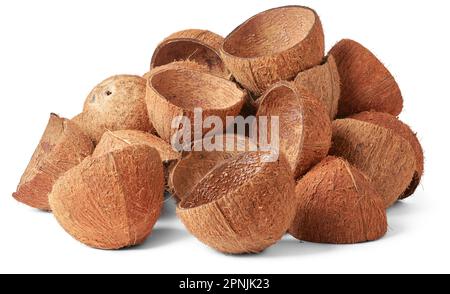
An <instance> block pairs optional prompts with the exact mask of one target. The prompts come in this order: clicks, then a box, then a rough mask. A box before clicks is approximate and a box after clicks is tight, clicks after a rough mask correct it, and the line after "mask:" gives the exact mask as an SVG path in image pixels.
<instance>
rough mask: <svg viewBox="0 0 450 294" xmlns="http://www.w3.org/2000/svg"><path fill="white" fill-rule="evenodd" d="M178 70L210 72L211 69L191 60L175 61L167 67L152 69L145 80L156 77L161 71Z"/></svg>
mask: <svg viewBox="0 0 450 294" xmlns="http://www.w3.org/2000/svg"><path fill="white" fill-rule="evenodd" d="M177 68H189V69H195V70H199V71H204V72H209V69H208V67H207V66H206V65H204V64H200V63H197V62H195V61H190V60H183V61H174V62H172V63H168V64H165V65H161V66H158V67H155V68H153V69H151V70H150V71H149V72H147V73H145V74H144V76H143V78H144V79H146V80H148V78H149V77H150V76H151V75H154V74H155V73H158V72H160V71H164V70H167V69H177Z"/></svg>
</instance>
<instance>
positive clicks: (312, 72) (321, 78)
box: [294, 55, 341, 119]
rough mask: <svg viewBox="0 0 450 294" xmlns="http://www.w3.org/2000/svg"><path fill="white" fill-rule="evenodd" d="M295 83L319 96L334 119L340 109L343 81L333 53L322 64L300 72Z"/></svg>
mask: <svg viewBox="0 0 450 294" xmlns="http://www.w3.org/2000/svg"><path fill="white" fill-rule="evenodd" d="M294 83H295V85H296V86H297V87H301V88H305V89H306V90H308V91H309V92H311V94H313V95H314V96H315V97H317V98H319V99H320V100H321V101H322V102H323V104H324V105H325V106H326V108H327V110H328V114H329V116H330V119H334V117H335V116H336V114H337V111H338V103H339V97H340V93H341V82H340V79H339V72H338V69H337V66H336V62H335V61H334V57H333V55H330V56H328V57H327V58H326V59H325V61H324V62H323V63H322V64H320V65H318V66H315V67H313V68H311V69H308V70H305V71H302V72H300V73H299V74H298V75H297V77H296V78H295V80H294Z"/></svg>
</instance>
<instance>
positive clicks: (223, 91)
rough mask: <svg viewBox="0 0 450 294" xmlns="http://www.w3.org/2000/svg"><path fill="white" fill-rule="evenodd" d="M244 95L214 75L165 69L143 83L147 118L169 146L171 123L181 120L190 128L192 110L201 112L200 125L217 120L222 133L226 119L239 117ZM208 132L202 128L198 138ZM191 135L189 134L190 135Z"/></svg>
mask: <svg viewBox="0 0 450 294" xmlns="http://www.w3.org/2000/svg"><path fill="white" fill-rule="evenodd" d="M246 95H247V93H246V92H245V91H244V90H242V89H240V88H239V87H238V86H237V85H236V84H235V83H233V82H231V81H229V80H226V79H223V78H220V77H217V76H215V75H212V74H209V73H206V72H203V71H199V70H193V69H187V68H168V69H166V70H163V71H158V72H156V73H154V74H151V75H150V77H149V78H148V82H147V95H146V103H147V109H148V114H149V117H150V120H151V122H152V123H153V126H154V127H155V129H156V131H157V133H158V135H159V136H160V137H161V138H162V139H164V140H165V141H166V142H170V140H171V138H172V135H174V134H175V133H176V132H177V131H178V129H174V128H172V123H173V119H174V118H176V117H180V116H185V117H187V118H188V119H189V120H190V123H191V129H193V126H194V108H201V109H202V110H203V118H202V121H204V120H205V119H206V118H207V117H209V116H213V115H214V116H218V117H220V118H221V120H222V123H223V129H224V130H225V129H226V117H227V116H236V115H238V114H239V112H240V110H241V108H242V106H243V104H244V102H245V99H247V98H246ZM211 129H212V128H209V129H208V128H203V132H202V135H205V134H206V133H208V132H209V131H210V130H211ZM191 133H192V134H193V132H191Z"/></svg>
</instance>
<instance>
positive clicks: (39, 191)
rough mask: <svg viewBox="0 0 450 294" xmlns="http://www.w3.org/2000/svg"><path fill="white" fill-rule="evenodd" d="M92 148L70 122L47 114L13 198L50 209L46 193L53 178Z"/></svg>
mask: <svg viewBox="0 0 450 294" xmlns="http://www.w3.org/2000/svg"><path fill="white" fill-rule="evenodd" d="M93 150H94V145H93V143H92V141H91V140H90V139H89V137H88V136H87V135H86V134H84V133H83V132H82V131H81V130H80V129H79V128H78V127H77V126H76V125H75V124H74V123H72V122H71V121H69V120H67V119H65V118H61V117H59V116H58V115H56V114H51V115H50V119H49V121H48V125H47V128H46V129H45V132H44V134H43V135H42V138H41V141H40V142H39V145H38V146H37V148H36V150H35V151H34V154H33V157H32V158H31V160H30V162H29V164H28V166H27V168H26V170H25V172H24V174H23V175H22V178H21V179H20V183H19V185H18V187H17V192H15V193H13V197H14V198H15V199H16V200H17V201H20V202H22V203H25V204H27V205H29V206H31V207H35V208H39V209H42V210H50V206H49V204H48V194H49V193H50V191H51V190H52V187H53V184H54V183H55V181H56V180H57V179H58V178H59V177H60V176H61V175H62V174H63V173H64V172H66V171H67V170H69V169H71V168H72V167H74V166H76V165H78V164H79V163H80V162H81V161H82V160H83V159H84V158H85V157H86V156H88V155H90V154H92V151H93Z"/></svg>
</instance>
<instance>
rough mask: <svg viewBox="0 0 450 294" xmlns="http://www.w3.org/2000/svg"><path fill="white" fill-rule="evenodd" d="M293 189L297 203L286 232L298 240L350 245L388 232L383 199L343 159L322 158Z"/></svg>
mask: <svg viewBox="0 0 450 294" xmlns="http://www.w3.org/2000/svg"><path fill="white" fill-rule="evenodd" d="M295 192H296V196H297V201H298V203H299V205H298V207H297V213H296V216H295V218H294V221H293V222H292V225H291V227H290V229H289V233H290V234H291V235H293V236H294V237H295V238H297V239H299V240H304V241H309V242H317V243H332V244H352V243H361V242H366V241H372V240H376V239H379V238H381V237H382V236H384V234H385V233H386V231H387V219H386V210H385V208H384V201H383V199H382V198H381V196H380V194H379V193H378V192H377V191H376V189H375V188H374V187H373V185H372V183H371V182H370V180H369V179H368V178H367V177H366V176H365V175H364V174H363V173H362V172H361V171H359V170H358V169H356V168H355V167H353V166H351V165H350V164H349V163H348V162H347V161H345V160H344V159H341V158H337V157H327V158H326V159H324V160H323V161H322V162H321V163H319V164H318V165H317V166H315V167H314V168H313V169H312V170H311V171H310V172H308V173H307V174H306V175H305V176H304V177H303V178H302V179H301V180H300V181H299V182H298V183H297V186H296V189H295Z"/></svg>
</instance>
